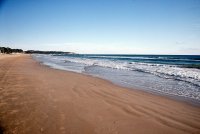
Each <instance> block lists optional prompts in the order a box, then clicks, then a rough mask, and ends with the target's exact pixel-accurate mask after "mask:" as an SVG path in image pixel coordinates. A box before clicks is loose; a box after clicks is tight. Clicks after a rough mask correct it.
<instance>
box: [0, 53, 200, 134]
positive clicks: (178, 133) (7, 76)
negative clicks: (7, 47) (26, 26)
mask: <svg viewBox="0 0 200 134" xmlns="http://www.w3.org/2000/svg"><path fill="white" fill-rule="evenodd" d="M0 127H1V129H2V130H3V131H4V133H5V134H40V133H44V134H187V133H188V134H191V133H193V134H198V133H200V107H195V106H192V105H189V104H186V103H183V102H179V101H175V100H171V99H168V98H165V97H161V96H156V95H152V94H149V93H145V92H142V91H139V90H134V89H133V90H130V89H126V88H122V87H119V86H116V85H113V84H112V83H110V82H108V81H106V80H102V79H99V78H94V77H91V76H87V75H82V74H78V73H73V72H67V71H61V70H56V69H52V68H49V67H47V66H44V65H41V64H40V63H38V62H36V61H34V60H33V59H32V57H31V56H30V55H9V56H8V55H0Z"/></svg>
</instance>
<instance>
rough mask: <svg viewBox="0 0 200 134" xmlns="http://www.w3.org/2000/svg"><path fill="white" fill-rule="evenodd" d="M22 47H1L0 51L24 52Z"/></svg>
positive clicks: (5, 52)
mask: <svg viewBox="0 0 200 134" xmlns="http://www.w3.org/2000/svg"><path fill="white" fill-rule="evenodd" d="M23 52H24V51H23V50H22V49H12V48H9V47H0V53H4V54H11V53H23Z"/></svg>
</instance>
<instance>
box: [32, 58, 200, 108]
mask: <svg viewBox="0 0 200 134" xmlns="http://www.w3.org/2000/svg"><path fill="white" fill-rule="evenodd" d="M32 59H33V60H35V61H36V62H38V63H39V64H40V65H43V66H46V67H49V68H52V69H56V70H62V71H66V72H72V73H77V74H81V75H87V76H90V77H94V78H98V79H103V80H106V81H108V82H110V83H112V84H114V85H117V86H119V87H123V88H126V89H129V90H139V91H142V92H146V93H150V94H153V95H158V96H162V97H165V98H168V99H172V100H175V101H179V102H183V103H187V104H190V105H193V106H197V107H200V101H198V100H194V99H190V98H186V97H183V96H181V97H179V96H176V95H172V94H163V93H162V92H156V91H152V90H146V89H143V88H141V87H137V86H132V87H130V86H126V85H123V84H119V83H117V82H114V81H112V80H109V79H106V78H102V77H100V76H98V75H94V74H91V73H86V72H78V71H73V70H66V68H62V67H59V66H57V67H55V66H52V65H50V64H46V63H45V62H43V61H39V60H38V59H36V58H35V57H33V55H32Z"/></svg>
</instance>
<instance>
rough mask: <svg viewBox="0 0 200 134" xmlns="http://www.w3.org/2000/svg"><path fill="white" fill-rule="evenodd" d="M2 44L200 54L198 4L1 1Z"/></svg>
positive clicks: (186, 0) (176, 0)
mask: <svg viewBox="0 0 200 134" xmlns="http://www.w3.org/2000/svg"><path fill="white" fill-rule="evenodd" d="M0 1H1V2H0V45H1V46H8V47H12V48H22V49H24V50H28V49H37V50H38V49H39V50H62V51H72V52H76V53H121V54H122V53H123V54H200V0H4V1H2V0H0Z"/></svg>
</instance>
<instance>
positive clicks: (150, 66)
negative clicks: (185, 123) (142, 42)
mask: <svg viewBox="0 0 200 134" xmlns="http://www.w3.org/2000/svg"><path fill="white" fill-rule="evenodd" d="M32 56H33V58H34V59H36V60H37V61H39V62H41V63H43V64H45V65H48V66H50V67H52V68H56V69H61V70H67V71H73V72H77V73H83V74H89V75H92V76H95V77H100V78H103V79H106V80H109V81H111V82H113V83H114V84H117V85H120V86H123V87H128V88H130V89H139V90H143V91H146V92H150V93H154V94H159V95H164V96H168V97H171V98H174V99H178V100H182V101H187V102H190V103H194V104H200V55H113V54H109V55H102V54H71V55H42V54H34V55H32Z"/></svg>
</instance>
